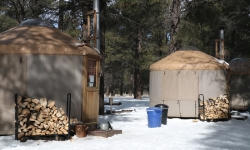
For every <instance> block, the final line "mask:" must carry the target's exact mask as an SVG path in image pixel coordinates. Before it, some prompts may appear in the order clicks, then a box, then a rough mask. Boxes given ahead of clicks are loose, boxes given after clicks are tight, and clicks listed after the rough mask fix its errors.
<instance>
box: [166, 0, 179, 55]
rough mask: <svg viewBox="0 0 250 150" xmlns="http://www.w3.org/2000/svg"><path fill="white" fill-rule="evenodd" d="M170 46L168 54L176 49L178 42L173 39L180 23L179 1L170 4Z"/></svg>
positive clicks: (175, 0)
mask: <svg viewBox="0 0 250 150" xmlns="http://www.w3.org/2000/svg"><path fill="white" fill-rule="evenodd" d="M169 8H170V10H169V12H170V16H169V19H170V38H171V40H170V45H169V53H173V52H175V51H176V50H177V49H178V40H177V39H176V38H175V35H176V33H177V31H178V26H179V23H180V19H181V18H180V15H181V0H174V1H172V2H171V3H170V7H169Z"/></svg>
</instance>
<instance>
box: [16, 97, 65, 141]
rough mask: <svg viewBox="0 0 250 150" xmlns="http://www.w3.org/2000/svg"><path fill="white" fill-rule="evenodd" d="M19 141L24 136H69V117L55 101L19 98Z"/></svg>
mask: <svg viewBox="0 0 250 150" xmlns="http://www.w3.org/2000/svg"><path fill="white" fill-rule="evenodd" d="M17 106H18V108H17V109H18V110H17V111H18V112H17V113H18V114H17V115H18V120H16V122H18V139H20V138H22V137H23V136H36V135H54V134H59V135H60V134H68V129H69V123H68V116H67V115H66V113H65V111H64V110H63V109H62V108H58V107H56V105H55V101H53V100H47V99H46V98H40V99H37V98H25V99H23V100H22V97H21V96H18V97H17Z"/></svg>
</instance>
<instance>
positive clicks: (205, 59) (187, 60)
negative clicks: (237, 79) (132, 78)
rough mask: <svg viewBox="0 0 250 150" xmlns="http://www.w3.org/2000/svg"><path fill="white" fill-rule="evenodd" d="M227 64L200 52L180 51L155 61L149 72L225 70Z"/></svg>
mask: <svg viewBox="0 0 250 150" xmlns="http://www.w3.org/2000/svg"><path fill="white" fill-rule="evenodd" d="M228 68H229V66H228V64H227V63H225V62H224V61H223V62H220V61H219V60H218V59H216V58H215V57H212V56H210V55H208V54H206V53H204V52H201V51H196V50H195V51H194V50H180V51H176V52H174V53H172V54H170V55H168V56H167V57H165V58H163V59H161V60H159V61H157V62H156V63H154V64H152V65H151V66H150V70H151V71H152V70H226V69H228Z"/></svg>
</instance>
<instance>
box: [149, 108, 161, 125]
mask: <svg viewBox="0 0 250 150" xmlns="http://www.w3.org/2000/svg"><path fill="white" fill-rule="evenodd" d="M147 114H148V127H149V128H157V127H161V115H162V109H161V108H157V107H150V108H147Z"/></svg>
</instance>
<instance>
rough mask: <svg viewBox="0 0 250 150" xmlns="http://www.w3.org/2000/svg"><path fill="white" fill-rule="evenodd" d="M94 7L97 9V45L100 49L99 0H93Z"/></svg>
mask: <svg viewBox="0 0 250 150" xmlns="http://www.w3.org/2000/svg"><path fill="white" fill-rule="evenodd" d="M93 8H94V10H95V11H96V47H95V48H97V49H98V50H99V51H100V13H99V12H100V10H99V0H93Z"/></svg>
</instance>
